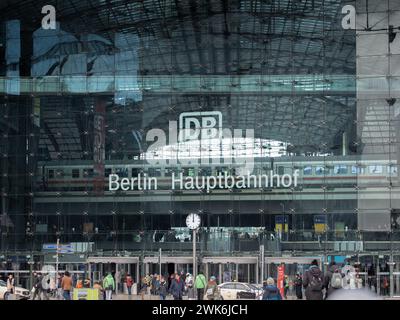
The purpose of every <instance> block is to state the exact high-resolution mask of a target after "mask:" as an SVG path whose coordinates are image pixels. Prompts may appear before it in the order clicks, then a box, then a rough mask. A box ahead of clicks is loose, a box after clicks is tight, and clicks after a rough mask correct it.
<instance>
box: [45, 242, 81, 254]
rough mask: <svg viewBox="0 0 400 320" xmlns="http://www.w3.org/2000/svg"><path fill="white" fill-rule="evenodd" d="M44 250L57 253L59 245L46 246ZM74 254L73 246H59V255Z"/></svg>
mask: <svg viewBox="0 0 400 320" xmlns="http://www.w3.org/2000/svg"><path fill="white" fill-rule="evenodd" d="M43 250H48V251H57V244H56V243H50V244H44V245H43ZM73 252H74V248H73V247H72V245H71V244H60V245H59V246H58V253H73Z"/></svg>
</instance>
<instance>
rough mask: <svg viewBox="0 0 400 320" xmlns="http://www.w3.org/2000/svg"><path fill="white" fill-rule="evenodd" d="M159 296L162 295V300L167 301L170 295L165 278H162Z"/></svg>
mask: <svg viewBox="0 0 400 320" xmlns="http://www.w3.org/2000/svg"><path fill="white" fill-rule="evenodd" d="M158 294H159V295H160V300H165V299H166V298H167V294H168V283H167V281H165V278H164V277H163V276H161V279H160V284H159V287H158Z"/></svg>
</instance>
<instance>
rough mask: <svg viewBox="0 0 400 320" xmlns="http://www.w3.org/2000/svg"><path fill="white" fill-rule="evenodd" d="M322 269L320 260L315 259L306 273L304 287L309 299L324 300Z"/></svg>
mask: <svg viewBox="0 0 400 320" xmlns="http://www.w3.org/2000/svg"><path fill="white" fill-rule="evenodd" d="M323 277H324V275H323V274H322V271H321V269H320V268H319V267H318V261H317V260H316V259H314V260H313V261H312V262H311V266H310V268H309V269H308V270H307V271H306V272H305V273H304V276H303V287H304V289H305V295H306V299H307V300H323V294H322V290H323V289H324V283H323Z"/></svg>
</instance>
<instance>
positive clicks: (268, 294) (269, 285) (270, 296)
mask: <svg viewBox="0 0 400 320" xmlns="http://www.w3.org/2000/svg"><path fill="white" fill-rule="evenodd" d="M263 290H264V294H263V300H282V296H281V293H280V292H279V289H278V287H277V286H276V285H275V281H274V279H272V278H268V279H267V282H266V283H265V284H264V287H263Z"/></svg>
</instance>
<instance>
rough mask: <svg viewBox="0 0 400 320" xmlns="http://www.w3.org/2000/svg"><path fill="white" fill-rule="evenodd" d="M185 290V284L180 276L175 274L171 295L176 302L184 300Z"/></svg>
mask: <svg viewBox="0 0 400 320" xmlns="http://www.w3.org/2000/svg"><path fill="white" fill-rule="evenodd" d="M184 290H185V284H184V282H183V280H182V279H181V277H180V276H179V274H175V279H174V280H173V281H172V283H171V288H170V289H169V291H170V293H171V294H172V296H173V297H174V300H182V296H183V291H184Z"/></svg>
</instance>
